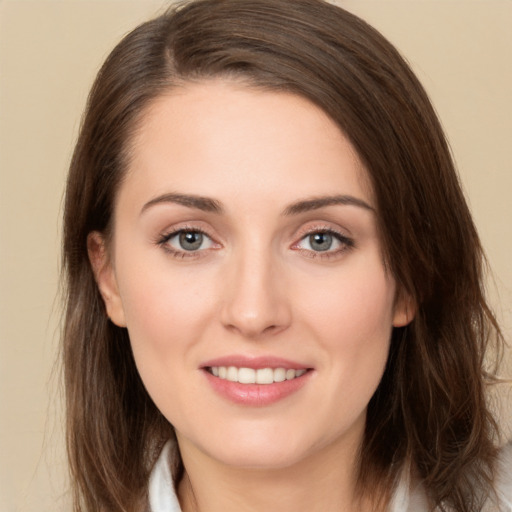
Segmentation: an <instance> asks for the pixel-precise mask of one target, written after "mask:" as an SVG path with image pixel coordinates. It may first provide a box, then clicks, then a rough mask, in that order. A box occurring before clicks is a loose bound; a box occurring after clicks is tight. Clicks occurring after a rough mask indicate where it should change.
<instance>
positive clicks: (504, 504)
mask: <svg viewBox="0 0 512 512" xmlns="http://www.w3.org/2000/svg"><path fill="white" fill-rule="evenodd" d="M495 490H496V495H497V498H498V500H499V505H498V506H497V505H496V501H495V500H491V499H489V502H488V503H487V504H486V505H485V506H484V509H483V510H485V511H486V512H512V441H511V442H509V443H508V444H506V445H505V446H503V447H502V448H501V449H500V453H499V456H498V461H497V466H496V476H495ZM428 510H429V505H428V499H427V495H426V493H425V488H424V487H423V484H422V483H421V482H414V481H413V480H412V479H411V477H410V468H409V467H408V466H407V465H406V467H404V468H403V471H402V473H401V475H400V478H399V481H398V485H397V486H396V488H395V492H394V494H393V498H392V500H391V504H390V508H389V512H427V511H428ZM436 510H437V509H436Z"/></svg>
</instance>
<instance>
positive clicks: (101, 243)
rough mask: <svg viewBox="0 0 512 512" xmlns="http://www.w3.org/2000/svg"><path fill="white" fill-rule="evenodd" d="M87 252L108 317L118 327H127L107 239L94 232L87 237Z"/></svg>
mask: <svg viewBox="0 0 512 512" xmlns="http://www.w3.org/2000/svg"><path fill="white" fill-rule="evenodd" d="M87 252H88V255H89V261H90V263H91V267H92V271H93V273H94V278H95V279H96V284H97V285H98V289H99V291H100V294H101V297H102V298H103V302H104V304H105V309H106V312H107V315H108V317H109V318H110V320H111V321H112V322H113V323H114V324H116V325H117V326H118V327H126V321H125V315H124V309H123V304H122V301H121V296H120V295H119V289H118V287H117V279H116V276H115V272H114V268H113V267H112V264H111V261H110V256H109V254H108V250H107V247H106V243H105V237H104V235H102V234H101V233H100V232H99V231H93V232H91V233H89V235H88V236H87Z"/></svg>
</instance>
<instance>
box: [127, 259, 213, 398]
mask: <svg viewBox="0 0 512 512" xmlns="http://www.w3.org/2000/svg"><path fill="white" fill-rule="evenodd" d="M135 260H137V255H136V254H134V253H132V257H130V258H129V259H128V258H126V259H125V260H124V261H123V262H122V267H121V266H120V268H119V276H122V279H121V280H120V282H119V289H120V293H121V297H122V302H123V308H124V311H125V317H126V323H127V329H128V332H129V335H130V342H131V346H132V349H133V353H134V357H135V361H136V364H137V367H138V369H139V372H140V374H141V377H142V379H143V381H144V383H145V384H146V386H147V387H148V390H149V391H150V389H149V388H151V387H154V386H155V385H156V386H158V385H162V386H163V385H164V383H165V382H166V381H168V380H169V379H170V378H172V376H173V375H176V376H177V375H179V373H180V372H182V371H184V369H185V368H186V367H187V366H191V365H192V361H191V354H192V353H193V350H194V347H195V346H196V344H197V343H198V341H199V340H200V338H201V333H202V331H203V330H204V328H205V325H207V324H208V318H210V317H211V309H212V307H211V305H212V300H211V293H210V289H211V283H210V282H209V281H207V280H205V279H202V278H201V277H200V276H198V275H197V271H194V273H192V272H186V271H185V272H184V271H183V270H181V271H180V272H173V271H172V268H171V266H170V265H169V263H168V262H167V261H166V258H165V257H163V258H162V257H159V258H155V260H154V261H152V262H149V263H148V264H147V265H145V266H144V268H140V267H139V268H137V266H136V262H135ZM134 269H135V270H134Z"/></svg>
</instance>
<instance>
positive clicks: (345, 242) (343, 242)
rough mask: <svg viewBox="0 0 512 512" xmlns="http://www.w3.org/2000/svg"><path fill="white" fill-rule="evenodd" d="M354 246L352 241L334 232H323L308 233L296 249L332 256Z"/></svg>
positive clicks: (296, 245)
mask: <svg viewBox="0 0 512 512" xmlns="http://www.w3.org/2000/svg"><path fill="white" fill-rule="evenodd" d="M353 246H354V242H353V240H352V239H350V238H348V237H346V236H344V235H341V234H340V233H336V232H334V231H329V230H322V231H315V232H311V233H308V234H307V235H306V236H304V237H303V238H301V240H300V241H299V242H298V243H297V244H295V246H294V248H295V249H299V250H304V251H311V252H313V253H326V254H325V255H326V256H327V255H332V254H333V253H334V254H335V253H338V252H341V251H343V250H346V249H348V248H351V247H353Z"/></svg>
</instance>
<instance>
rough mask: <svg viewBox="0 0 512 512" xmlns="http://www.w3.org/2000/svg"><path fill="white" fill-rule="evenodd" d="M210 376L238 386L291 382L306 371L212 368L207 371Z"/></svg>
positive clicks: (234, 367)
mask: <svg viewBox="0 0 512 512" xmlns="http://www.w3.org/2000/svg"><path fill="white" fill-rule="evenodd" d="M209 371H210V373H211V374H212V375H215V377H219V378H220V379H224V380H229V381H231V382H239V383H240V384H273V383H274V382H283V381H285V380H292V379H295V378H297V377H300V376H301V375H304V374H305V373H306V370H303V369H302V370H292V369H289V370H287V369H285V368H260V369H259V370H254V369H252V368H237V367H236V366H212V367H211V368H210V369H209Z"/></svg>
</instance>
